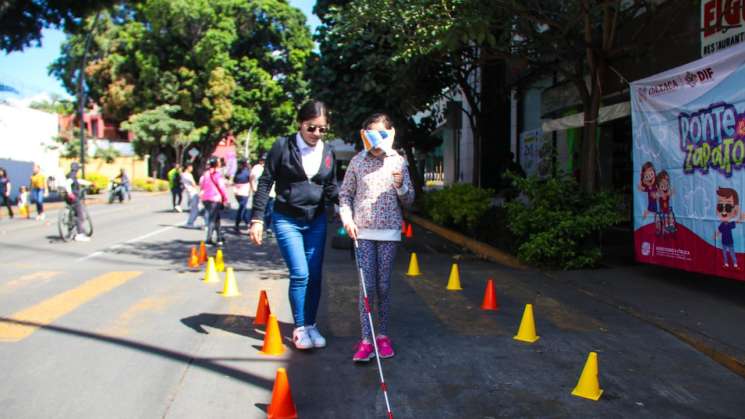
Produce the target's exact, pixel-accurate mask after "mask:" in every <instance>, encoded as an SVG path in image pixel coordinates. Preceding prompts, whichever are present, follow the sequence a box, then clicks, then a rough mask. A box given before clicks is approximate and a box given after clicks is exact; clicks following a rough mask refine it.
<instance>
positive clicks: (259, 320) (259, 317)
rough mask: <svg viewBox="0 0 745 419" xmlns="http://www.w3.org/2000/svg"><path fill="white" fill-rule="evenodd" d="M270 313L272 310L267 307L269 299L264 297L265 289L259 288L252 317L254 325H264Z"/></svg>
mask: <svg viewBox="0 0 745 419" xmlns="http://www.w3.org/2000/svg"><path fill="white" fill-rule="evenodd" d="M270 314H272V310H270V309H269V299H268V298H267V297H266V291H264V290H261V294H259V306H258V307H257V308H256V317H254V326H259V325H265V324H266V321H267V320H268V319H269V315H270Z"/></svg>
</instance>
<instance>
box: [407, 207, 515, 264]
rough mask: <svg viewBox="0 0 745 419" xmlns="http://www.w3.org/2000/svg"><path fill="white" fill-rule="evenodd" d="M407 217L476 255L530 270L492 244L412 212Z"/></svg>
mask: <svg viewBox="0 0 745 419" xmlns="http://www.w3.org/2000/svg"><path fill="white" fill-rule="evenodd" d="M406 218H408V219H409V220H411V221H412V222H413V223H415V224H417V225H419V226H420V227H424V228H426V229H427V230H429V231H431V232H433V233H435V234H437V235H438V236H440V237H443V238H445V239H447V240H450V241H451V242H453V243H455V244H457V245H459V246H462V247H465V248H467V249H468V250H470V251H472V252H473V253H475V254H476V255H478V256H480V257H482V258H484V259H487V260H490V261H492V262H496V263H500V264H502V265H505V266H508V267H510V268H513V269H519V270H523V271H524V270H528V269H529V267H528V266H525V265H523V264H522V263H520V261H519V260H517V258H516V257H514V256H512V255H511V254H509V253H506V252H503V251H501V250H499V249H497V248H496V247H493V246H490V245H488V244H486V243H483V242H480V241H478V240H474V239H472V238H470V237H466V236H465V235H463V234H461V233H458V232H456V231H453V230H451V229H449V228H445V227H442V226H439V225H437V224H435V223H433V222H431V221H429V220H427V219H424V218H422V217H419V216H416V215H414V214H411V213H407V214H406Z"/></svg>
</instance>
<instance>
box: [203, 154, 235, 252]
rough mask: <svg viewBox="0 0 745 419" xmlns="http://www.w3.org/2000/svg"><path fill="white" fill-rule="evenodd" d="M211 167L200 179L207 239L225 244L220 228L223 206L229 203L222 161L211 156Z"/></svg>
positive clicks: (209, 163) (212, 242) (219, 244)
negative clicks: (214, 237)
mask: <svg viewBox="0 0 745 419" xmlns="http://www.w3.org/2000/svg"><path fill="white" fill-rule="evenodd" d="M208 165H209V169H208V170H206V171H205V172H204V173H203V174H202V177H201V178H200V179H199V189H200V192H199V193H200V198H201V199H202V203H203V204H204V216H205V218H206V219H207V240H206V242H207V243H209V244H216V245H218V246H222V245H223V243H224V242H223V236H222V231H221V229H220V220H221V214H220V212H221V211H222V209H223V208H225V205H226V204H227V203H228V194H227V192H226V182H225V178H224V177H223V176H222V174H221V172H220V161H219V160H218V158H217V157H211V158H210V159H209V162H208ZM215 233H216V234H217V240H216V241H214V240H212V236H213V234H215Z"/></svg>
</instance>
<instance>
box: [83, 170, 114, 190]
mask: <svg viewBox="0 0 745 419" xmlns="http://www.w3.org/2000/svg"><path fill="white" fill-rule="evenodd" d="M85 180H87V181H89V182H91V185H90V186H89V187H88V193H90V194H93V195H95V194H97V193H99V192H101V191H102V190H104V189H106V188H107V187H108V186H109V178H108V177H106V176H104V175H102V174H101V173H96V172H87V173H86V174H85Z"/></svg>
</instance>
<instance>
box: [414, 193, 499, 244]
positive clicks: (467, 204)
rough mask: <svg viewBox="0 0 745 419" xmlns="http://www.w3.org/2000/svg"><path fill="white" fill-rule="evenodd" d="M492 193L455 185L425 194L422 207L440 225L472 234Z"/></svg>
mask: <svg viewBox="0 0 745 419" xmlns="http://www.w3.org/2000/svg"><path fill="white" fill-rule="evenodd" d="M493 195H494V191H493V190H491V189H481V188H479V187H476V186H473V185H471V184H467V183H457V184H455V185H451V186H447V187H445V188H443V189H440V190H437V191H431V192H427V194H426V195H425V198H424V207H425V211H426V212H427V215H428V216H429V217H430V218H431V219H432V221H434V222H436V223H437V224H440V225H445V226H447V225H451V226H454V227H456V228H458V229H460V230H461V231H463V232H472V231H473V230H474V228H475V227H476V225H477V224H478V223H479V220H480V219H481V217H482V216H483V215H484V214H485V213H486V211H487V210H488V209H489V206H490V205H491V199H492V196H493Z"/></svg>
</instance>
